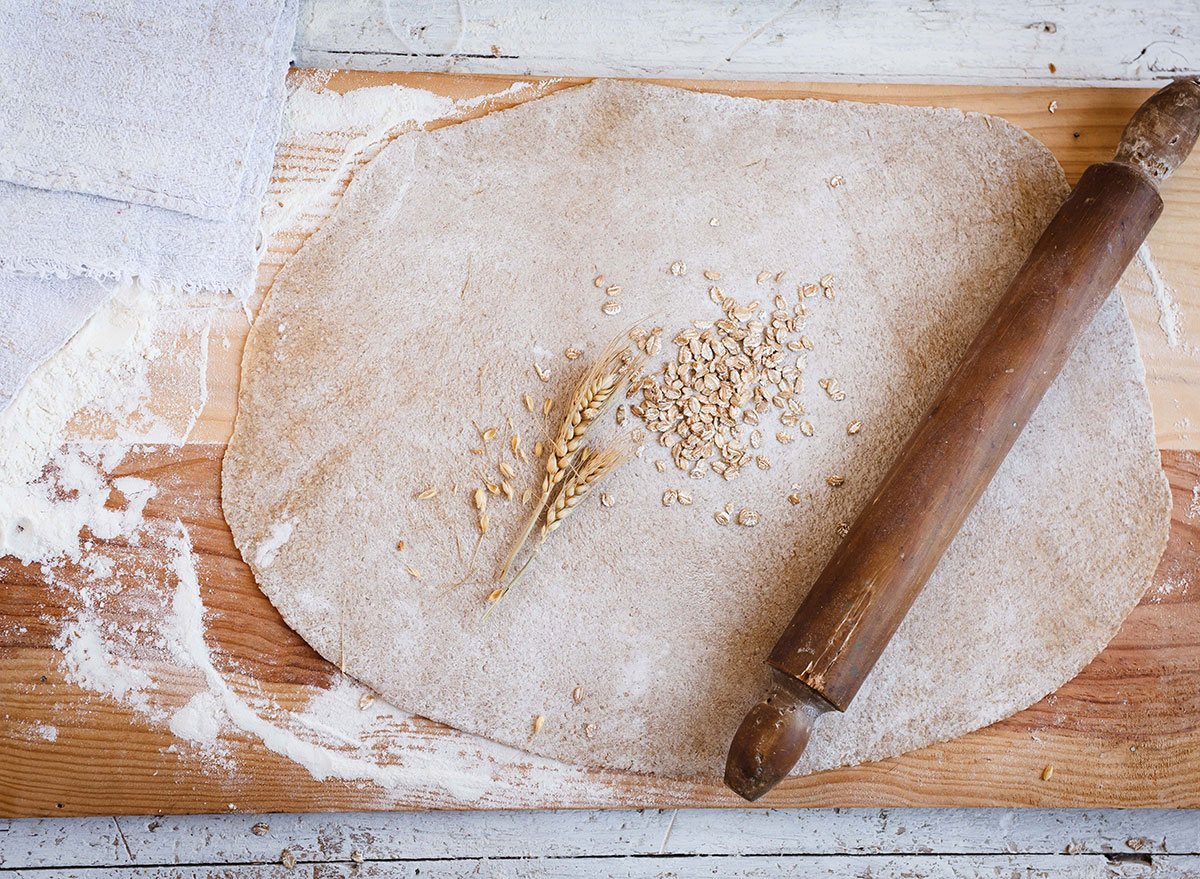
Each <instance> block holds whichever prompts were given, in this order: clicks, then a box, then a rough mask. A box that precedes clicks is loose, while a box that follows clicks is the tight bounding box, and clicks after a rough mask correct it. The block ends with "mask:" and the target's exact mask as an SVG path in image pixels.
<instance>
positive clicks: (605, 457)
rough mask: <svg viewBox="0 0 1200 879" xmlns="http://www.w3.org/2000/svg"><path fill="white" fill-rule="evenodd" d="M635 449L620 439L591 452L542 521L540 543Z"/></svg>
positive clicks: (567, 482) (569, 479)
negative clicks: (593, 452)
mask: <svg viewBox="0 0 1200 879" xmlns="http://www.w3.org/2000/svg"><path fill="white" fill-rule="evenodd" d="M633 450H634V445H633V443H632V442H630V441H628V440H618V441H617V442H615V443H612V444H611V445H609V446H606V447H605V448H603V449H601V450H600V451H599V452H596V453H595V454H590V455H588V457H587V459H586V460H584V461H583V462H582V463H581V464H580V465H579V469H578V470H577V471H575V473H573V474H572V475H571V476H570V477H568V479H567V481H566V483H565V484H564V485H563V489H562V491H560V492H559V493H558V497H556V498H555V499H554V503H553V504H551V505H550V507H549V509H547V510H546V521H545V522H543V523H542V536H541V539H540V540H538V545H539V546H540V545H541V544H543V543H545V542H546V538H547V537H549V536H550V534H551V533H552V532H554V531H555V530H556V529H557V528H558V527H559V526H561V525H562V523H563V520H564V519H566V518H567V517H568V516H569V515H571V511H572V510H574V509H575V508H576V507H578V506H579V505H580V504H581V503H583V501H584V500H585V499H586V498H587V496H588V495H589V494H590V493H591V491H592V489H593V488H594V487H595V486H596V484H597V483H599V482H600V480H602V479H603V478H604V477H605V476H607V475H608V474H609V473H612V471H613V470H615V469H616V468H617V467H619V466H620V465H621V464H623V463H625V462H626V461H628V460H629V459H630V458H631V457H633ZM535 552H536V550H535Z"/></svg>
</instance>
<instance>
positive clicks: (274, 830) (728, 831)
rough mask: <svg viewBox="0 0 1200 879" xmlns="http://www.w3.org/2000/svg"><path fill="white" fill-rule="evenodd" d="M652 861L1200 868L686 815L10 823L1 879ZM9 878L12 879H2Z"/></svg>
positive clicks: (977, 828)
mask: <svg viewBox="0 0 1200 879" xmlns="http://www.w3.org/2000/svg"><path fill="white" fill-rule="evenodd" d="M285 848H286V849H287V850H288V851H290V852H292V854H294V855H295V856H296V858H297V860H299V861H301V862H308V863H315V862H336V861H342V862H347V861H349V860H350V858H351V855H352V854H353V853H355V852H357V853H359V854H361V855H363V856H364V857H365V858H366V859H368V860H373V861H386V860H400V859H407V860H434V859H436V860H441V859H450V858H469V857H479V858H489V859H491V858H524V857H537V858H571V857H629V856H643V855H767V854H770V855H787V856H793V857H794V856H801V855H837V854H843V853H847V852H854V853H857V854H884V855H921V854H928V853H930V852H937V853H939V854H947V855H948V854H954V855H988V854H1006V853H1016V852H1020V853H1022V854H1030V855H1037V854H1043V855H1050V854H1064V853H1066V854H1076V855H1079V854H1135V853H1138V854H1153V855H1154V856H1155V857H1158V856H1159V855H1165V854H1171V855H1197V854H1200V820H1198V819H1197V816H1196V815H1195V814H1193V813H1188V812H1185V811H1179V810H1163V809H1151V810H1120V811H1111V810H1110V811H1105V810H1085V811H1080V810H1068V809H978V810H959V809H921V810H904V809H900V810H896V809H848V810H837V811H832V810H825V809H811V810H800V811H792V810H781V809H772V810H761V809H721V810H713V809H682V810H658V809H654V810H645V811H627V810H612V811H552V812H539V813H537V814H530V813H528V812H509V811H497V812H399V813H386V812H373V813H370V812H368V813H350V814H347V813H335V814H313V815H253V814H246V815H241V814H236V815H205V816H200V815H184V816H179V817H163V818H145V817H127V818H123V819H112V818H104V819H99V818H95V819H90V818H83V819H78V818H44V819H37V820H34V819H18V820H14V821H5V822H0V868H6V869H21V868H45V867H67V866H73V867H120V866H128V865H130V864H137V865H139V866H143V867H145V866H170V865H178V864H188V863H201V864H213V865H219V864H250V863H269V862H271V861H274V860H276V859H277V858H278V857H279V853H280V852H281V851H282V850H283V849H285ZM0 875H2V874H0Z"/></svg>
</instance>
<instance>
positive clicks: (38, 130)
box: [0, 0, 283, 220]
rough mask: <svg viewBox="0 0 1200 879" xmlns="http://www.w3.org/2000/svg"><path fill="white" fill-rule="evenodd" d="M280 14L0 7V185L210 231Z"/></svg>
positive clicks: (83, 4)
mask: <svg viewBox="0 0 1200 879" xmlns="http://www.w3.org/2000/svg"><path fill="white" fill-rule="evenodd" d="M282 11H283V7H282V3H281V2H280V0H235V2H207V3H205V2H200V3H198V2H196V0H155V2H153V3H145V2H127V0H37V2H31V0H0V69H2V71H3V74H2V75H0V179H3V180H7V181H10V182H12V183H21V184H24V185H26V186H36V187H40V188H42V189H56V190H68V191H71V192H82V193H88V194H91V195H99V196H103V197H105V198H110V199H116V200H118V201H127V202H133V203H135V204H143V205H154V206H157V207H165V208H170V209H172V210H176V211H182V212H184V213H188V214H193V215H195V216H197V217H205V218H207V219H211V220H215V219H221V218H223V217H227V216H228V215H229V213H230V211H231V210H232V209H233V207H234V204H235V203H236V202H237V201H238V199H240V198H241V197H242V192H243V187H242V177H243V175H244V173H245V164H246V161H247V159H248V158H249V157H250V153H251V141H252V137H253V133H254V130H255V128H256V127H257V125H258V119H259V117H260V115H261V113H262V108H263V104H264V102H265V100H266V99H267V97H268V94H269V85H268V83H269V81H270V80H271V79H272V78H273V77H274V75H275V74H276V73H277V65H276V60H275V53H273V52H272V48H273V37H274V35H275V33H276V31H277V26H278V24H279V20H280V15H281V12H282Z"/></svg>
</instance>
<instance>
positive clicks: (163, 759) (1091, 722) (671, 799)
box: [0, 444, 1200, 816]
mask: <svg viewBox="0 0 1200 879" xmlns="http://www.w3.org/2000/svg"><path fill="white" fill-rule="evenodd" d="M221 451H222V450H221V448H220V447H219V446H214V445H210V444H208V445H193V446H188V447H186V448H184V449H183V450H178V451H177V450H147V451H145V452H144V453H142V454H141V455H140V456H134V457H133V458H131V460H130V461H128V462H127V464H126V465H125V466H124V467H123V468H122V469H121V470H119V471H118V473H117V475H118V476H120V475H130V474H139V475H141V476H143V477H145V478H148V479H152V480H153V481H154V482H155V484H156V485H157V486H158V488H159V492H158V495H157V496H156V497H155V498H154V500H153V501H152V503H151V504H150V505H149V506H148V507H147V515H148V516H149V517H152V518H158V519H161V520H164V521H174V520H176V519H179V518H182V519H183V520H184V521H185V522H187V524H188V526H189V528H190V530H191V534H192V538H193V542H194V545H195V552H196V554H197V556H198V570H199V574H200V581H201V583H202V584H203V586H202V596H203V600H204V602H205V605H206V608H207V611H208V612H207V615H206V633H205V634H206V639H207V641H208V642H209V644H210V645H211V646H212V648H213V652H214V654H215V655H216V656H218V657H220V661H219V663H218V664H219V668H220V671H221V673H222V674H223V675H225V676H226V677H227V678H228V679H229V680H230V681H231V682H232V683H233V685H235V686H236V688H238V689H239V690H244V689H247V688H249V689H254V690H257V691H259V692H262V693H266V694H270V696H271V698H273V699H274V700H277V701H279V702H281V703H282V704H284V705H302V704H304V703H305V702H306V701H307V699H309V698H310V697H311V696H312V695H314V694H315V693H316V692H318V691H319V690H320V689H321V688H322V687H324V686H326V685H327V684H328V682H329V680H330V679H331V678H332V676H333V675H334V674H335V670H334V669H333V668H332V667H331V666H330V665H329V664H328V663H326V662H324V660H321V659H320V658H319V657H317V655H316V654H315V653H313V652H312V651H311V649H310V648H308V647H307V645H305V644H304V643H303V642H302V641H301V640H300V639H299V638H298V637H297V636H296V635H295V633H293V632H291V630H290V629H288V628H287V627H286V625H285V624H284V623H283V621H282V620H281V619H280V618H279V616H278V614H277V613H276V612H275V610H274V609H273V608H272V607H271V605H270V604H269V602H267V600H266V599H265V598H264V597H263V596H262V594H261V593H260V592H259V591H258V590H257V588H256V587H255V586H254V582H253V578H252V576H251V574H250V572H249V569H248V568H247V567H246V566H245V565H244V563H243V562H242V561H241V559H240V557H239V556H238V555H237V553H236V550H235V549H234V547H233V544H232V540H231V538H230V535H229V531H228V528H227V527H226V525H225V522H224V519H223V518H222V517H221V514H220V507H219V495H218V475H219V467H220V458H221ZM1164 461H1165V464H1166V469H1167V474H1168V476H1169V478H1170V479H1171V483H1172V486H1173V490H1174V494H1175V510H1174V519H1173V528H1172V537H1171V542H1170V544H1169V546H1168V548H1167V552H1166V555H1165V556H1164V559H1163V562H1162V565H1161V566H1160V569H1159V572H1158V575H1157V580H1156V585H1155V586H1154V587H1152V589H1151V591H1150V593H1149V594H1148V596H1147V598H1146V600H1145V601H1144V602H1143V603H1142V605H1141V606H1139V607H1138V608H1137V609H1136V610H1135V611H1134V613H1133V614H1132V615H1131V617H1130V618H1129V620H1128V621H1127V622H1126V624H1125V626H1124V627H1123V628H1122V630H1121V632H1120V633H1119V634H1118V635H1117V637H1116V639H1115V640H1114V641H1113V643H1112V644H1111V645H1110V646H1109V648H1108V649H1107V650H1105V651H1104V652H1102V653H1101V654H1100V656H1098V657H1097V658H1096V660H1095V661H1093V662H1092V663H1091V665H1089V666H1088V667H1087V668H1086V669H1085V670H1084V671H1083V672H1082V673H1081V674H1080V676H1079V677H1077V678H1076V679H1075V680H1073V681H1071V682H1070V683H1068V684H1067V685H1066V686H1064V687H1063V688H1062V689H1061V690H1059V691H1058V692H1057V693H1055V694H1053V695H1051V696H1049V697H1047V698H1046V699H1044V700H1042V701H1041V702H1039V703H1038V704H1036V705H1034V706H1032V707H1030V708H1029V709H1027V710H1025V711H1023V712H1021V713H1019V714H1017V715H1015V716H1014V717H1012V718H1009V719H1008V720H1005V721H1002V722H1001V723H998V724H994V725H993V726H991V727H988V728H986V729H983V730H979V731H976V732H974V733H971V734H970V735H967V736H964V737H962V738H960V739H956V740H954V741H951V742H947V743H945V744H942V745H937V746H934V747H930V748H925V749H923V750H921V751H916V752H913V753H911V754H906V755H904V756H901V757H896V758H893V759H890V760H885V761H881V762H879V763H875V764H869V765H866V766H858V767H853V768H848V769H839V770H834V771H831V772H825V773H820V774H818V775H815V776H810V777H807V778H794V779H789V780H788V781H787V782H785V783H784V784H783V785H781V787H780V788H779V789H778V790H777V791H775V792H774V793H773V794H772V795H770V796H769V797H767V798H765V801H764V802H763V803H762V805H764V806H775V807H782V806H831V805H832V806H856V805H857V806H947V805H962V806H1066V807H1095V806H1141V807H1200V577H1198V576H1197V575H1198V573H1200V572H1198V570H1197V568H1198V567H1200V558H1198V557H1197V554H1196V551H1195V541H1196V539H1197V537H1198V532H1197V527H1198V526H1200V520H1198V519H1197V518H1196V516H1195V515H1193V513H1192V511H1191V502H1192V492H1193V489H1194V488H1195V487H1196V486H1197V484H1200V459H1198V458H1197V457H1196V456H1195V455H1192V454H1191V453H1167V454H1165V455H1164ZM146 550H147V547H145V546H139V547H137V548H129V559H130V563H131V564H134V565H137V566H138V567H139V570H144V569H145V568H146V566H147V565H146V563H147V555H146ZM59 608H60V606H59V599H58V598H56V590H54V589H51V588H47V587H46V585H45V584H44V583H43V582H42V580H41V577H40V573H39V572H38V571H37V570H35V569H27V568H21V567H20V566H16V565H14V564H12V563H11V562H9V563H4V564H0V617H3V618H4V619H6V620H7V621H8V625H6V626H5V627H4V629H3V630H2V631H0V656H2V657H3V662H2V663H0V733H2V735H0V814H2V815H7V816H12V815H55V814H60V815H62V814H82V815H101V814H113V813H114V812H115V813H118V814H147V813H152V814H166V813H184V812H218V811H220V812H223V811H226V810H227V809H228V808H229V807H230V805H231V804H232V805H233V806H234V808H236V809H242V810H250V811H258V812H263V811H276V810H278V811H285V810H286V811H323V810H336V809H367V810H374V809H385V808H431V807H441V808H464V807H468V808H520V807H524V808H537V807H595V806H702V805H718V806H735V805H736V806H740V805H742V804H741V802H740V801H739V800H737V799H736V798H735V797H733V796H732V795H731V794H729V793H728V792H727V791H725V790H724V789H723V788H722V786H721V785H720V783H719V781H718V780H717V779H711V780H691V781H684V780H676V779H658V778H651V777H647V776H638V775H632V774H624V773H619V772H610V771H581V770H578V769H576V768H573V767H567V766H561V765H558V764H545V765H543V762H544V761H538V760H537V759H536V758H532V757H529V756H528V755H520V754H517V755H512V756H497V755H498V754H499V753H500V752H493V751H487V750H486V749H485V750H481V748H483V747H484V745H483V744H482V743H481V740H479V739H476V738H474V737H472V736H468V735H466V734H464V733H460V732H458V731H456V730H452V729H449V728H447V727H443V726H440V725H438V724H434V723H431V722H429V721H425V720H422V719H420V718H412V719H411V720H410V721H408V722H406V723H404V724H402V725H399V726H397V727H396V728H395V730H394V733H395V741H394V742H393V744H394V745H395V746H396V747H400V748H401V749H408V750H407V751H405V753H410V754H411V755H412V756H413V757H414V759H415V758H416V757H417V755H418V754H419V753H420V752H422V751H428V750H429V749H432V748H438V749H440V750H441V751H442V752H445V751H446V750H451V751H454V752H459V751H461V753H462V754H463V755H464V757H463V759H464V760H465V761H467V762H465V763H464V765H466V766H468V767H469V766H472V765H474V766H480V764H479V763H478V761H479V760H491V761H493V762H490V763H484V764H483V766H485V767H486V768H480V769H478V770H477V771H478V772H480V773H481V774H482V773H486V774H487V775H490V778H487V779H486V781H487V787H486V791H485V793H484V794H483V795H482V796H480V797H478V798H474V797H471V798H466V799H464V798H460V797H457V796H456V795H455V794H454V793H453V792H449V791H447V790H444V789H441V788H438V787H436V786H434V787H422V786H414V787H411V788H402V789H396V790H383V789H380V788H377V787H375V786H373V785H363V784H359V783H352V782H342V781H326V782H317V781H315V780H314V779H313V778H312V777H311V776H310V775H308V774H307V772H305V770H304V769H303V768H301V767H300V766H299V765H297V764H295V763H293V762H291V761H290V760H288V759H286V758H284V757H281V756H278V755H276V754H274V753H271V752H269V751H267V750H266V749H264V748H263V747H262V746H261V745H260V744H259V743H258V742H257V741H256V740H255V739H254V738H253V737H251V736H247V735H238V736H234V737H232V740H231V747H232V748H233V758H234V760H235V762H236V763H237V765H238V766H239V769H240V771H239V772H238V773H237V774H236V775H227V774H225V773H217V772H211V771H206V769H207V768H208V767H207V766H206V763H205V759H204V757H203V755H195V754H189V753H187V751H186V749H185V750H184V751H182V752H181V751H179V750H178V749H176V748H172V746H173V745H175V744H177V740H176V739H175V738H174V736H172V735H171V733H170V732H169V731H167V730H164V729H163V728H162V727H161V726H154V725H151V724H149V723H148V722H147V721H146V719H145V718H144V717H143V716H142V715H140V714H138V713H136V712H135V711H133V710H132V709H129V708H127V707H125V706H122V705H118V704H115V703H113V702H111V701H108V700H105V699H101V698H97V697H94V696H92V697H89V695H88V694H87V693H85V692H83V691H80V690H79V689H78V688H76V687H74V686H72V685H70V684H68V683H66V681H65V680H63V676H62V669H61V667H60V665H59V658H58V654H57V652H56V651H55V650H54V649H53V648H52V646H51V641H52V639H53V637H54V635H55V634H56V631H57V624H56V622H55V614H56V613H61V610H60V609H59ZM194 686H195V684H194V682H192V681H190V680H189V679H188V678H187V677H186V676H183V675H176V676H175V677H174V678H172V677H170V676H166V677H164V678H163V682H162V684H161V687H160V689H161V690H162V691H163V692H162V693H161V694H160V695H161V696H162V698H164V699H166V700H167V701H168V702H169V703H171V704H182V703H183V702H184V701H186V698H187V696H188V695H189V694H190V692H192V691H193V690H194ZM59 705H65V706H71V710H70V711H63V710H58V709H56V706H59ZM47 721H49V722H53V723H54V724H55V725H56V726H57V728H58V736H57V739H56V740H55V741H53V742H48V741H45V740H35V739H31V738H30V737H29V736H22V735H18V734H17V733H18V732H19V730H20V729H21V728H22V727H23V725H28V724H29V723H31V722H47ZM447 745H449V746H450V747H449V748H447V747H446V746H447ZM168 749H170V750H168ZM484 754H490V755H491V756H490V757H486V758H485V757H483V756H482V755H484ZM403 759H405V758H401V760H403ZM471 761H476V762H474V763H472V762H471ZM533 765H538V766H539V767H540V768H539V769H538V776H537V777H538V779H539V780H540V783H539V784H530V783H529V778H530V771H531V766H533ZM1046 765H1053V766H1054V767H1055V773H1054V776H1053V778H1052V779H1051V780H1050V781H1042V780H1041V778H1040V776H1041V772H1042V768H1043V767H1044V766H1046Z"/></svg>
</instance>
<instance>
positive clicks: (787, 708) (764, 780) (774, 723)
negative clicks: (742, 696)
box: [725, 668, 833, 802]
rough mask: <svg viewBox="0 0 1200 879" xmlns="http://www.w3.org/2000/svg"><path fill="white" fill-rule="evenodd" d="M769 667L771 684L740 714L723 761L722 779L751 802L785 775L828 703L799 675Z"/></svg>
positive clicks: (796, 758) (802, 750)
mask: <svg viewBox="0 0 1200 879" xmlns="http://www.w3.org/2000/svg"><path fill="white" fill-rule="evenodd" d="M771 673H772V680H771V689H770V690H769V691H768V692H767V696H766V698H764V699H763V700H762V701H761V702H759V703H758V704H757V705H755V706H754V707H753V708H751V709H750V712H749V713H748V714H747V715H746V717H745V718H744V719H743V720H742V724H741V726H739V727H738V731H737V733H736V734H735V735H734V737H733V745H732V747H731V748H730V749H729V758H728V760H727V761H726V763H725V784H727V785H728V786H729V787H730V788H731V789H732V790H733V791H734V793H736V794H738V796H740V797H742V798H744V799H746V800H749V801H750V802H754V801H755V800H757V799H758V798H759V797H761V796H762V795H763V794H765V793H766V792H767V791H769V790H770V789H771V788H773V787H774V786H775V785H777V784H778V783H779V782H780V781H782V780H783V779H784V778H786V777H787V774H788V773H789V772H791V771H792V767H794V766H795V765H796V761H797V760H799V759H800V755H801V754H802V753H803V752H804V748H805V747H806V746H807V745H808V738H809V736H810V735H812V729H813V723H814V722H815V721H816V719H817V717H819V716H820V715H821V714H824V713H825V712H826V711H829V710H830V709H832V708H833V706H832V705H831V704H830V703H829V702H828V701H826V700H825V698H824V697H822V696H821V695H820V694H818V693H817V691H816V690H813V689H812V688H811V687H809V686H807V685H806V684H804V683H803V682H802V681H800V680H799V679H798V678H795V677H793V676H792V675H790V674H788V673H787V672H784V671H781V670H780V669H777V668H773V669H772V670H771Z"/></svg>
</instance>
